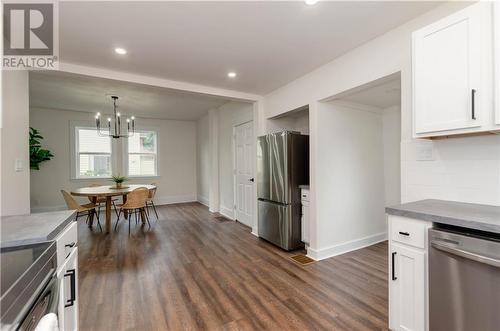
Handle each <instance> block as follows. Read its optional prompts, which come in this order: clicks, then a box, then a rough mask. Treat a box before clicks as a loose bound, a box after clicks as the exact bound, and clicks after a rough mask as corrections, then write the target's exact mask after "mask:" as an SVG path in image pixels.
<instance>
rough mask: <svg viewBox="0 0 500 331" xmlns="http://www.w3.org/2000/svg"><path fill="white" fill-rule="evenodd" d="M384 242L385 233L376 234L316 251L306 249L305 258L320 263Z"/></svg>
mask: <svg viewBox="0 0 500 331" xmlns="http://www.w3.org/2000/svg"><path fill="white" fill-rule="evenodd" d="M385 240H387V233H386V232H381V233H376V234H374V235H371V236H368V237H364V238H360V239H355V240H350V241H346V242H343V243H340V244H337V245H333V246H330V247H326V248H322V249H318V250H315V249H312V248H311V247H308V248H307V256H308V257H310V258H311V259H314V260H316V261H320V260H324V259H327V258H330V257H333V256H337V255H341V254H344V253H348V252H351V251H355V250H358V249H361V248H364V247H368V246H371V245H374V244H376V243H379V242H381V241H385Z"/></svg>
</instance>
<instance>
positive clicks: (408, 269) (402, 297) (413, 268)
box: [389, 244, 425, 330]
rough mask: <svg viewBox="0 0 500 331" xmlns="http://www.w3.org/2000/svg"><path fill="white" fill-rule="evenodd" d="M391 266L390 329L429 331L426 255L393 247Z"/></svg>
mask: <svg viewBox="0 0 500 331" xmlns="http://www.w3.org/2000/svg"><path fill="white" fill-rule="evenodd" d="M392 261H393V262H392ZM391 264H392V265H393V269H392V272H391V274H390V275H389V277H390V298H389V301H390V302H391V314H390V318H391V321H390V328H391V329H392V330H425V300H424V293H425V279H424V278H425V272H424V271H425V253H424V252H422V251H418V250H416V249H412V248H407V247H405V246H403V245H399V244H393V245H392V249H391Z"/></svg>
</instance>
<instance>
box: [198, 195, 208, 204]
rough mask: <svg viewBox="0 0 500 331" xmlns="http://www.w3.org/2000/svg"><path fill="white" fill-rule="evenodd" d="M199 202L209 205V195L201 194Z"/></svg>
mask: <svg viewBox="0 0 500 331" xmlns="http://www.w3.org/2000/svg"><path fill="white" fill-rule="evenodd" d="M198 202H199V203H201V204H202V205H205V206H207V207H208V198H207V197H204V196H201V195H199V196H198Z"/></svg>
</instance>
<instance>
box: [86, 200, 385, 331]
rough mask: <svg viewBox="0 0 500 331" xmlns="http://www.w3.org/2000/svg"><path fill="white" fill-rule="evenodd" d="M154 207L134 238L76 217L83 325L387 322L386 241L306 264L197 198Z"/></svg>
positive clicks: (266, 326)
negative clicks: (148, 221)
mask: <svg viewBox="0 0 500 331" xmlns="http://www.w3.org/2000/svg"><path fill="white" fill-rule="evenodd" d="M158 213H159V214H160V220H159V222H157V223H156V224H155V223H154V221H153V229H152V230H151V231H147V227H146V228H144V229H142V228H141V227H140V226H136V225H135V222H133V223H132V230H131V235H130V237H129V235H128V228H127V225H126V223H125V222H124V223H122V224H120V225H119V226H118V232H117V233H112V234H111V235H108V236H105V235H103V234H101V233H100V232H99V231H98V230H97V231H96V230H94V232H91V231H90V230H89V229H88V228H87V227H86V225H85V223H84V222H83V221H82V222H81V223H80V225H79V247H80V248H79V268H80V269H79V270H80V274H79V276H80V282H79V295H80V329H81V330H84V331H85V330H141V331H145V330H205V329H209V330H386V329H387V327H388V325H387V311H388V306H387V305H388V303H387V243H380V244H377V245H374V246H370V247H367V248H364V249H361V250H358V251H355V252H351V253H347V254H344V255H341V256H338V257H334V258H330V259H328V260H324V261H321V262H316V263H313V264H311V265H307V266H301V265H298V264H297V263H295V262H293V261H292V260H291V259H290V258H289V257H290V256H291V255H293V254H291V253H287V252H283V251H281V250H279V249H278V248H276V247H274V246H272V245H270V244H268V243H267V242H265V241H263V240H261V239H258V238H257V237H255V236H254V235H252V234H251V233H250V229H249V228H247V227H245V226H243V225H241V224H239V223H236V222H232V221H221V220H220V219H217V218H216V217H215V216H214V215H213V214H211V213H209V212H208V209H207V208H206V207H205V206H202V205H201V204H198V203H189V204H178V205H170V206H161V207H158ZM153 219H154V217H153ZM113 225H114V219H113Z"/></svg>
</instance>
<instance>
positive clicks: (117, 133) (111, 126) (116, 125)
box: [95, 95, 135, 139]
mask: <svg viewBox="0 0 500 331" xmlns="http://www.w3.org/2000/svg"><path fill="white" fill-rule="evenodd" d="M111 99H113V119H114V120H113V123H111V121H112V119H111V117H108V132H106V131H104V132H101V113H97V114H96V115H95V125H96V127H97V133H98V134H99V135H100V136H103V137H112V138H115V139H117V138H129V137H132V136H133V135H134V133H135V117H134V116H132V117H130V118H127V119H126V122H127V133H126V134H122V123H121V114H120V113H118V112H116V100H118V97H117V96H116V95H113V96H111ZM131 126H132V128H131Z"/></svg>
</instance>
